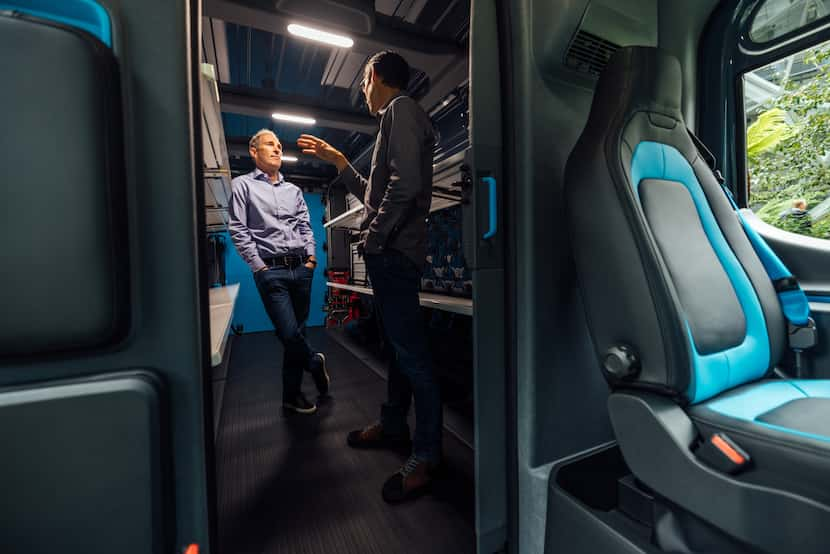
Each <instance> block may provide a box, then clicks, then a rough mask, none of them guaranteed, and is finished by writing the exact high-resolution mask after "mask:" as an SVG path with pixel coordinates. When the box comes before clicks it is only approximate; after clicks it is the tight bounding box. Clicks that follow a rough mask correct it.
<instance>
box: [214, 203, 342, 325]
mask: <svg viewBox="0 0 830 554" xmlns="http://www.w3.org/2000/svg"><path fill="white" fill-rule="evenodd" d="M304 197H305V201H306V204H308V211H309V214H310V216H311V228H312V230H313V231H314V238H315V240H316V241H317V260H318V262H319V264H318V265H317V270H316V271H315V272H314V280H313V281H312V284H311V308H310V309H309V315H308V320H307V325H308V326H309V327H317V326H322V325H324V323H325V316H326V314H325V312H324V311H323V305H324V301H325V295H326V279H325V277H324V276H323V272H324V271H325V269H326V253H325V252H323V242H324V241H325V239H326V233H325V230H324V229H323V204H322V199H321V196H320V194H317V193H314V194H311V193H306V194H305V195H304ZM226 240H227V241H228V242H227V243H228V244H229V245H232V244H233V243H232V241H231V238H230V236H226ZM225 280H226V282H227V283H228V284H231V283H239V296H238V297H237V299H236V307H235V309H234V314H233V325H242V326H243V328H244V332H245V333H255V332H258V331H271V330H273V329H274V326H273V325H271V320H270V319H269V318H268V314H267V313H265V308H263V307H262V299H261V298H260V297H259V292H258V291H257V288H256V284H254V278H253V275H251V270H250V268H249V267H248V264H246V263H245V261H244V260H243V259H242V257H241V256H240V255H239V253H238V252H237V251H236V248H235V247H233V246H230V247H229V248H228V249H227V250H226V258H225Z"/></svg>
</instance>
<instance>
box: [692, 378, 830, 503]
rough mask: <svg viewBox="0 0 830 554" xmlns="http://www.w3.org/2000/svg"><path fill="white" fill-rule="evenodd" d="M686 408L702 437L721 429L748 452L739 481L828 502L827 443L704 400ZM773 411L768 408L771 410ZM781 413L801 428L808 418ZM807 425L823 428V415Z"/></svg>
mask: <svg viewBox="0 0 830 554" xmlns="http://www.w3.org/2000/svg"><path fill="white" fill-rule="evenodd" d="M754 386H757V384H755V383H753V384H749V385H745V386H744V387H739V388H737V389H734V390H732V391H729V392H727V393H725V394H723V395H720V396H719V397H718V398H719V399H723V398H728V397H729V396H731V395H740V394H742V393H744V392H745V391H746V390H747V388H749V387H754ZM821 400H824V399H821ZM782 408H783V406H782ZM778 409H781V408H778ZM799 409H800V408H799ZM688 411H689V415H690V416H691V418H692V420H693V421H694V422H695V425H696V426H697V428H698V430H699V431H700V433H701V435H702V436H703V437H709V436H710V435H712V434H714V433H717V432H724V433H726V434H727V435H729V437H730V438H731V439H732V440H734V441H735V442H736V443H737V444H738V445H739V446H740V447H741V448H742V449H743V450H745V451H746V452H747V453H748V454H749V455H750V457H751V458H752V464H751V466H750V467H749V469H748V470H746V471H743V472H741V473H740V474H738V475H737V478H738V479H739V480H741V481H746V482H749V483H755V484H758V485H763V486H766V487H773V488H777V489H781V490H788V491H791V492H794V493H797V494H800V495H803V496H805V497H807V498H812V499H814V500H817V501H819V502H823V503H825V504H830V442H828V441H826V440H821V439H820V438H810V437H808V436H805V435H800V434H797V433H792V432H788V431H785V430H780V429H774V428H770V427H767V426H764V425H759V424H758V423H753V422H751V421H745V420H741V419H736V418H732V417H729V416H726V415H724V414H721V413H720V412H716V411H715V410H711V409H709V408H707V403H705V402H704V403H702V404H697V405H694V406H690V407H689V409H688ZM776 411H777V410H772V413H775V412H776ZM781 415H787V416H793V417H797V420H795V419H793V417H788V422H789V424H795V425H798V426H802V427H803V426H805V425H808V423H807V421H808V419H810V418H804V417H803V416H797V415H796V414H795V413H794V412H792V411H790V410H787V411H786V412H782V413H781ZM762 417H763V416H762ZM759 419H760V418H759ZM809 425H819V426H823V428H825V429H826V427H827V419H826V416H825V419H824V420H823V421H818V420H816V421H814V422H813V423H809ZM788 427H789V425H788ZM789 428H791V427H789ZM825 432H826V431H825Z"/></svg>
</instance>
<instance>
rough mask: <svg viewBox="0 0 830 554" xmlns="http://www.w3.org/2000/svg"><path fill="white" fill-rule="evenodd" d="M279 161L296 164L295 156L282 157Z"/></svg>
mask: <svg viewBox="0 0 830 554" xmlns="http://www.w3.org/2000/svg"><path fill="white" fill-rule="evenodd" d="M281 159H282V161H284V162H296V161H297V156H283V157H282V158H281Z"/></svg>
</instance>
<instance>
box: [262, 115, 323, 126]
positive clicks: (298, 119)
mask: <svg viewBox="0 0 830 554" xmlns="http://www.w3.org/2000/svg"><path fill="white" fill-rule="evenodd" d="M271 117H273V118H274V119H278V120H280V121H288V122H289V123H300V124H302V125H314V124H315V123H317V120H316V119H313V118H311V117H303V116H301V115H291V114H287V113H278V112H274V113H272V114H271Z"/></svg>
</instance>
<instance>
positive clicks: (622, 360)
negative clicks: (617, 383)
mask: <svg viewBox="0 0 830 554" xmlns="http://www.w3.org/2000/svg"><path fill="white" fill-rule="evenodd" d="M602 367H603V369H604V370H605V371H606V372H607V373H608V374H609V375H612V376H614V377H616V378H617V379H627V378H631V377H634V376H635V375H637V373H639V371H640V358H639V357H638V356H637V353H636V352H635V351H634V349H633V348H631V347H630V346H628V345H625V344H617V345H614V346H612V347H611V348H609V349H608V350H606V351H605V358H604V359H603V361H602Z"/></svg>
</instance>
